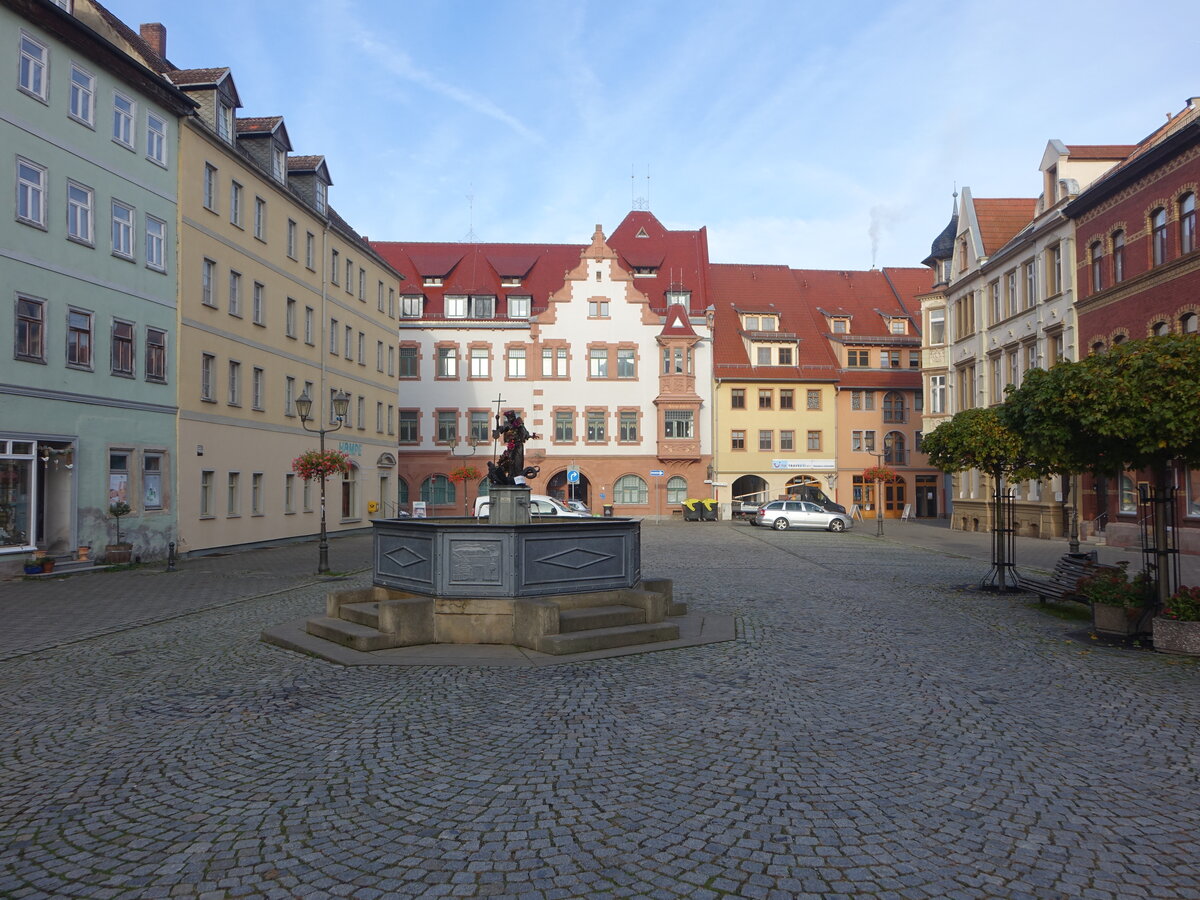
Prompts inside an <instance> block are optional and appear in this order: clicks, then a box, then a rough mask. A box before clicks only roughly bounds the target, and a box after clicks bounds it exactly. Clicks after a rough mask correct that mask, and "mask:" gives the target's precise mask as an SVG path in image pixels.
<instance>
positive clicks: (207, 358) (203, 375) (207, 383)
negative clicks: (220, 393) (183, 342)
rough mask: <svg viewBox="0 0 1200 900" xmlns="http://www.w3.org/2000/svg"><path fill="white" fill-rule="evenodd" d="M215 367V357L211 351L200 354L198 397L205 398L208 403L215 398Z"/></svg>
mask: <svg viewBox="0 0 1200 900" xmlns="http://www.w3.org/2000/svg"><path fill="white" fill-rule="evenodd" d="M216 368H217V358H216V357H215V356H213V355H212V354H211V353H204V354H202V355H201V357H200V399H201V400H207V401H208V402H209V403H214V402H216V399H217V386H216Z"/></svg>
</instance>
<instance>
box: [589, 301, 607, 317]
mask: <svg viewBox="0 0 1200 900" xmlns="http://www.w3.org/2000/svg"><path fill="white" fill-rule="evenodd" d="M588 318H591V319H607V318H608V301H607V300H589V301H588Z"/></svg>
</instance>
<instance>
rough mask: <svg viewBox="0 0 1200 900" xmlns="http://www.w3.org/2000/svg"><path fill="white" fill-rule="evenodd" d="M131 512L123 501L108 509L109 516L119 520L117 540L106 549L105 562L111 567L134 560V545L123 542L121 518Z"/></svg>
mask: <svg viewBox="0 0 1200 900" xmlns="http://www.w3.org/2000/svg"><path fill="white" fill-rule="evenodd" d="M131 511H132V510H131V509H130V507H129V504H128V503H125V502H124V501H123V500H118V501H117V502H116V503H113V504H111V505H110V506H109V507H108V514H109V515H110V516H112V517H113V518H114V519H116V520H117V540H116V541H115V542H114V543H112V544H109V545H108V546H106V547H105V548H104V561H105V562H106V563H108V564H109V565H114V564H119V563H127V562H129V560H130V559H132V558H133V544H129V543H126V542H124V541H122V540H121V518H122V517H123V516H127V515H129V513H130V512H131Z"/></svg>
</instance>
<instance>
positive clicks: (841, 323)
mask: <svg viewBox="0 0 1200 900" xmlns="http://www.w3.org/2000/svg"><path fill="white" fill-rule="evenodd" d="M829 325H830V329H831V330H832V331H833V333H834V334H848V333H849V331H850V320H849V319H832V320H831V321H830V323H829Z"/></svg>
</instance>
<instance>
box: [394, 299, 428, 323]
mask: <svg viewBox="0 0 1200 900" xmlns="http://www.w3.org/2000/svg"><path fill="white" fill-rule="evenodd" d="M424 299H425V298H424V297H422V296H421V295H420V294H401V295H400V318H402V319H419V318H421V301H422V300H424Z"/></svg>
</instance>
